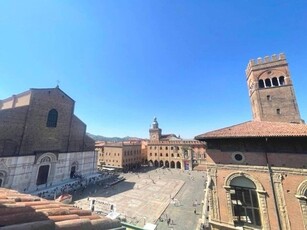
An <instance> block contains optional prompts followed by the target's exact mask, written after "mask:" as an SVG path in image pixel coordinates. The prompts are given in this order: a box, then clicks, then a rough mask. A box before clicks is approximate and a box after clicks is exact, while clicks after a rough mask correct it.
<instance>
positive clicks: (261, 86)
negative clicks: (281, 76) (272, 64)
mask: <svg viewBox="0 0 307 230" xmlns="http://www.w3.org/2000/svg"><path fill="white" fill-rule="evenodd" d="M258 84H259V88H260V89H262V88H264V82H263V80H262V79H261V80H259V82H258Z"/></svg>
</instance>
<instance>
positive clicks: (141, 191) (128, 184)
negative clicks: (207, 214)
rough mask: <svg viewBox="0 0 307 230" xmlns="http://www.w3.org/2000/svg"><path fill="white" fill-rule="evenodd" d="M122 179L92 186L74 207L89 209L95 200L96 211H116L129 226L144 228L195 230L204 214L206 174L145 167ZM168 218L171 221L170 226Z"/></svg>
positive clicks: (78, 195)
mask: <svg viewBox="0 0 307 230" xmlns="http://www.w3.org/2000/svg"><path fill="white" fill-rule="evenodd" d="M121 176H123V177H124V178H125V180H124V181H122V182H120V183H117V184H115V185H112V186H106V184H105V183H104V184H101V185H96V186H92V187H89V188H87V189H86V190H85V191H84V193H83V194H82V195H80V194H77V195H76V197H75V205H76V206H78V207H80V208H82V209H85V210H90V209H91V202H92V200H94V199H95V205H94V206H95V211H96V212H98V213H101V214H102V215H106V214H107V213H108V212H111V209H113V210H114V212H115V213H117V214H118V215H119V216H120V218H122V219H123V220H124V221H125V222H127V223H129V224H133V225H137V226H140V227H143V226H144V225H145V224H146V223H152V224H156V225H157V229H165V228H167V227H172V228H173V229H195V228H196V226H197V224H198V220H199V218H201V213H202V199H203V194H204V193H203V191H204V182H205V173H204V172H189V171H182V170H178V169H161V168H159V169H155V168H146V169H145V170H142V171H141V172H137V173H126V174H121ZM195 201H196V203H197V205H196V204H194V203H195ZM111 206H112V207H111ZM196 209H197V213H196V214H195V213H194V210H196ZM167 219H171V220H172V221H171V222H170V223H169V225H168V224H167V221H166V220H167ZM186 219H189V220H186Z"/></svg>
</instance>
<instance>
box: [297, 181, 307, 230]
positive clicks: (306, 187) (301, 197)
mask: <svg viewBox="0 0 307 230" xmlns="http://www.w3.org/2000/svg"><path fill="white" fill-rule="evenodd" d="M295 196H296V198H297V199H298V201H299V204H300V207H301V212H302V215H303V223H304V229H307V219H306V218H305V217H306V216H307V180H305V181H303V182H302V183H301V184H300V185H299V187H298V189H297V192H296V195H295Z"/></svg>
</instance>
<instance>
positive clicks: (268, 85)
mask: <svg viewBox="0 0 307 230" xmlns="http://www.w3.org/2000/svg"><path fill="white" fill-rule="evenodd" d="M265 86H266V87H271V79H270V78H267V79H265Z"/></svg>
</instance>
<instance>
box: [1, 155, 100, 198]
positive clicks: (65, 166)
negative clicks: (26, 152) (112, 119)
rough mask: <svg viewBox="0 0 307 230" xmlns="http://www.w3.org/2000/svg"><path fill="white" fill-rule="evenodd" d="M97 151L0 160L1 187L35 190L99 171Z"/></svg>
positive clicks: (2, 158) (3, 158)
mask: <svg viewBox="0 0 307 230" xmlns="http://www.w3.org/2000/svg"><path fill="white" fill-rule="evenodd" d="M96 162H97V153H96V152H95V151H87V152H71V153H52V152H46V153H41V154H37V155H30V156H14V157H0V187H6V188H12V189H16V190H18V191H23V192H25V191H27V192H31V191H35V190H37V189H40V188H43V187H47V186H50V185H55V184H60V183H63V182H64V181H65V180H68V179H70V178H73V177H75V176H84V177H86V176H88V175H91V174H93V173H95V172H96V171H97V169H96Z"/></svg>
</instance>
